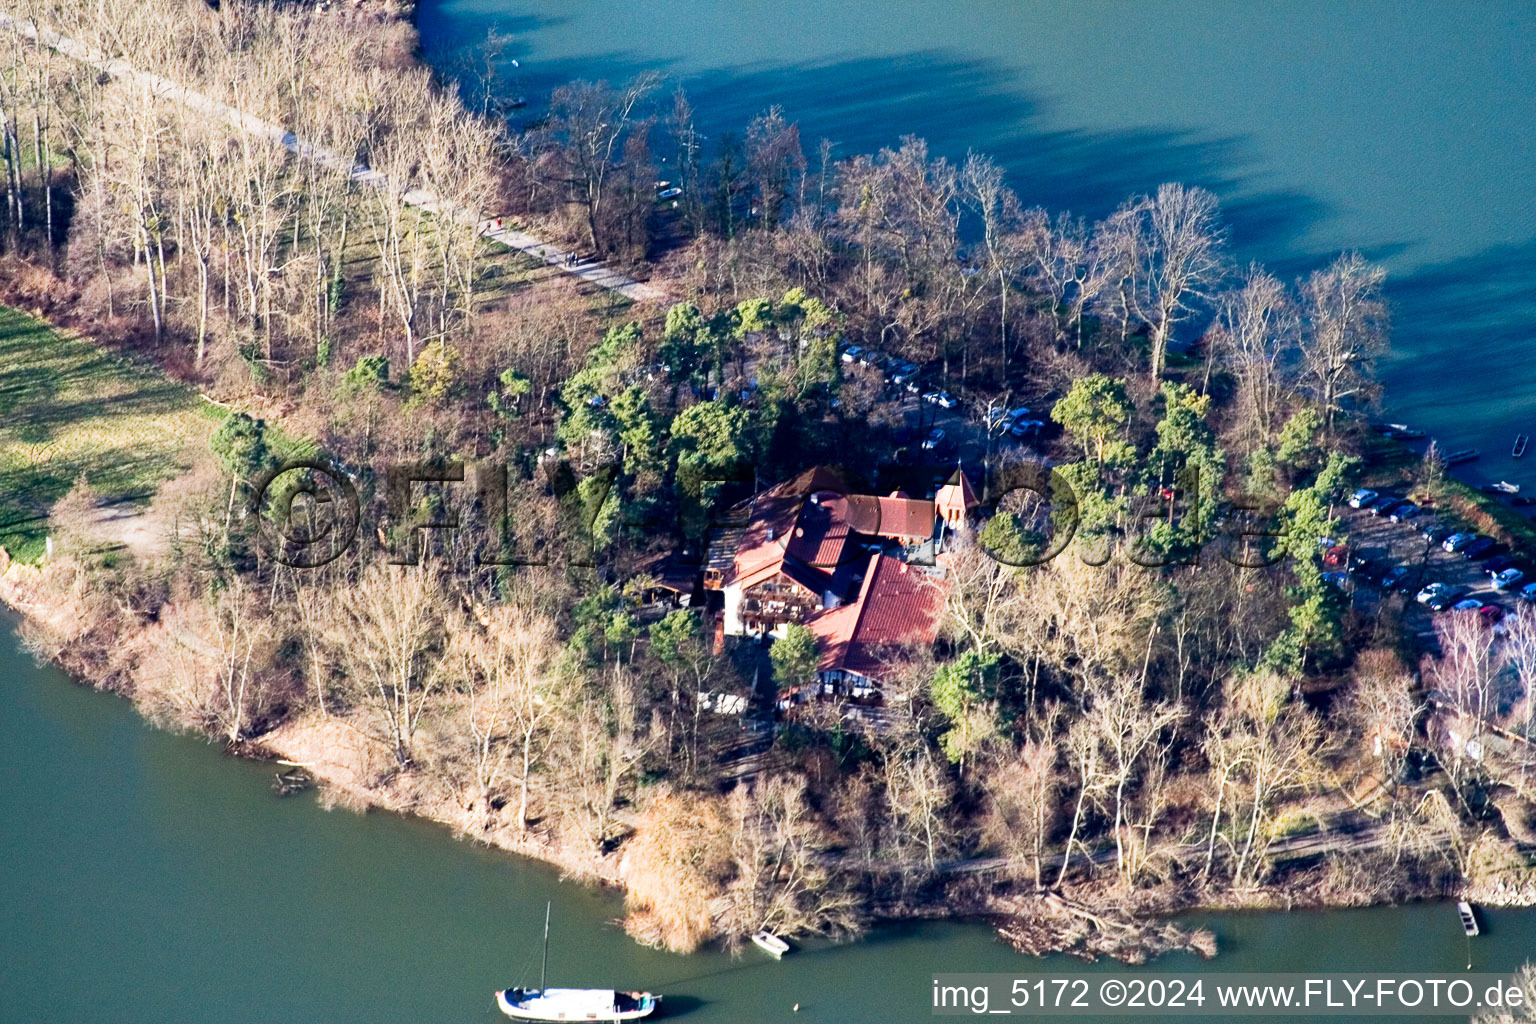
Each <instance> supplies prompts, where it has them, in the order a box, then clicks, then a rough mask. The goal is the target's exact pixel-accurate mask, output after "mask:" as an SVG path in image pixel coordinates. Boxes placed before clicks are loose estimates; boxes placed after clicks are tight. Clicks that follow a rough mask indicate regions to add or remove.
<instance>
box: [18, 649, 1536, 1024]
mask: <svg viewBox="0 0 1536 1024" xmlns="http://www.w3.org/2000/svg"><path fill="white" fill-rule="evenodd" d="M0 707H3V708H4V709H5V713H4V714H0V764H3V766H4V768H5V775H4V784H3V786H0V1022H5V1024H10V1022H17V1024H20V1022H52V1021H91V1022H100V1021H114V1022H117V1024H137V1022H142V1024H173V1022H180V1021H186V1022H198V1024H203V1022H207V1021H210V1020H214V1019H227V1020H231V1021H241V1022H245V1021H252V1022H257V1021H260V1022H266V1021H273V1022H276V1021H288V1022H352V1021H355V1022H358V1024H364V1022H366V1024H383V1022H389V1021H401V1022H410V1024H425V1022H439V1021H449V1022H451V1021H466V1022H469V1021H484V1022H490V1021H493V1020H497V1019H500V1018H499V1015H498V1014H497V1012H496V1010H495V1008H494V1006H493V1005H492V1002H491V993H492V992H493V991H494V990H495V989H497V988H500V987H504V986H506V985H509V984H518V983H533V984H536V983H537V978H538V956H539V948H540V934H541V930H542V927H543V912H544V903H545V901H546V900H553V901H554V914H555V924H554V931H553V937H552V939H551V942H550V954H549V959H550V981H551V984H563V985H590V986H602V987H607V986H618V987H632V986H633V987H642V986H643V987H645V988H648V989H650V990H652V991H657V992H661V993H663V994H664V995H665V996H666V999H665V1001H664V1006H665V1008H666V1009H667V1011H668V1012H667V1016H668V1017H669V1018H675V1019H686V1020H688V1021H694V1022H698V1024H711V1022H721V1024H725V1022H730V1024H756V1022H772V1021H784V1022H789V1021H794V1022H797V1024H805V1022H815V1021H829V1022H830V1021H837V1022H842V1024H865V1022H868V1024H891V1022H904V1021H920V1020H924V1019H927V1018H928V1017H929V1014H928V1011H927V1006H928V1002H927V1001H928V999H929V981H928V979H929V976H930V975H931V974H933V973H934V972H941V971H996V972H1015V973H1019V975H1020V976H1032V975H1037V974H1040V973H1044V972H1050V971H1055V972H1063V971H1068V972H1074V973H1075V972H1085V971H1106V970H1116V971H1119V970H1125V968H1121V967H1119V966H1117V965H1097V966H1088V965H1082V964H1079V963H1077V962H1076V961H1071V960H1067V959H1066V958H1061V957H1053V958H1048V959H1044V960H1034V959H1029V958H1025V957H1021V956H1019V955H1018V954H1016V953H1014V952H1013V951H1012V950H1010V949H1009V948H1008V947H1006V946H1004V945H1003V944H1002V943H1000V942H998V941H997V940H996V939H995V938H994V937H993V935H992V932H991V930H990V929H989V928H987V927H986V926H985V925H981V924H922V925H911V926H900V927H890V928H882V929H879V930H877V931H875V932H874V933H873V934H871V935H869V936H868V937H867V938H865V939H864V940H863V941H860V942H855V943H848V944H843V945H831V944H827V943H812V944H809V945H807V946H806V947H805V948H803V949H801V950H799V951H797V952H795V953H794V954H792V955H791V956H789V957H787V958H786V959H785V960H783V961H782V962H779V963H775V962H772V961H769V960H768V959H767V958H766V957H764V956H762V955H761V954H760V953H758V951H757V950H755V949H752V948H748V949H747V950H746V951H745V952H744V953H743V955H741V956H740V957H738V958H734V959H733V958H732V957H730V956H728V955H726V954H725V953H723V952H718V951H706V952H703V953H699V954H695V955H693V956H675V955H671V954H667V953H661V952H656V951H653V950H648V949H644V948H641V947H640V946H637V945H635V944H634V943H633V942H631V941H630V940H629V939H628V938H626V937H625V935H624V934H623V932H622V931H621V930H620V929H619V928H618V927H616V926H615V925H614V923H613V921H614V919H615V918H617V917H618V916H619V914H620V912H621V906H620V902H619V900H618V899H617V898H616V897H615V896H614V895H613V894H611V893H607V892H599V891H594V890H591V889H587V888H584V887H582V886H579V885H575V884H572V883H562V882H561V881H560V880H559V877H558V875H557V874H556V873H555V872H554V871H552V870H550V869H548V868H546V867H545V866H543V865H541V864H538V863H535V862H531V861H527V860H523V859H520V858H515V857H512V856H509V855H507V854H503V853H498V852H494V851H490V850H486V849H482V848H479V847H476V846H473V845H470V844H467V843H462V842H455V841H453V840H452V839H450V838H449V837H448V835H447V833H446V832H445V831H443V830H442V829H439V828H437V827H435V826H432V825H429V824H426V823H424V822H420V821H411V820H408V819H404V818H400V817H397V816H394V815H390V814H368V815H360V814H355V813H352V812H349V811H342V810H336V811H326V810H323V809H322V808H321V807H320V805H319V803H318V802H317V800H316V799H315V798H314V796H313V795H310V794H303V795H299V796H293V797H288V798H286V799H280V798H278V797H276V796H274V795H273V794H272V792H271V789H270V783H271V780H272V773H271V769H270V767H266V766H261V765H256V764H250V763H246V762H241V761H236V760H233V759H230V758H227V757H224V756H223V755H222V754H221V753H220V751H219V750H218V749H217V748H216V747H213V746H209V745H208V744H205V743H203V742H201V741H200V740H197V739H194V738H192V737H188V736H179V735H173V734H169V733H165V732H160V731H157V730H155V729H153V728H151V727H150V726H148V725H147V724H145V723H144V722H143V721H142V720H141V719H140V718H139V716H138V714H137V712H135V711H134V709H133V708H132V707H131V706H130V705H129V704H128V703H127V702H126V701H124V700H120V699H118V698H115V697H110V696H106V695H103V694H99V693H95V692H92V691H91V690H88V689H86V688H84V687H80V686H75V685H73V684H72V683H70V682H69V680H68V679H67V678H65V676H64V675H63V674H62V673H60V672H58V671H56V670H54V669H51V668H39V667H37V666H36V665H35V664H33V662H32V661H31V660H30V659H29V658H27V657H26V656H25V655H24V654H22V653H21V652H20V651H19V650H18V649H17V647H16V644H15V642H14V638H13V637H12V636H11V634H10V633H9V631H8V630H6V628H5V626H4V623H0ZM1193 920H1199V921H1200V922H1201V923H1204V924H1207V925H1208V926H1210V927H1212V928H1213V929H1214V930H1215V931H1216V933H1217V935H1218V938H1219V941H1220V945H1221V950H1222V952H1221V955H1220V956H1219V957H1218V958H1217V959H1216V960H1215V961H1213V962H1211V963H1210V964H1205V963H1203V962H1201V961H1199V960H1198V959H1197V958H1194V957H1192V956H1187V955H1179V956H1169V957H1165V958H1163V959H1162V960H1160V961H1158V962H1157V963H1156V964H1154V965H1152V966H1151V967H1149V968H1140V969H1139V970H1142V971H1148V970H1153V971H1164V970H1186V969H1187V970H1220V971H1241V970H1266V971H1344V970H1390V971H1414V970H1423V971H1436V972H1447V971H1458V970H1460V969H1461V968H1462V967H1463V965H1464V964H1465V962H1466V956H1467V950H1468V946H1467V943H1466V940H1465V939H1464V937H1463V936H1462V934H1461V929H1460V926H1459V924H1458V922H1457V920H1456V916H1455V913H1454V911H1453V909H1452V908H1451V907H1449V906H1446V905H1426V906H1412V907H1400V908H1382V909H1372V910H1364V911H1349V912H1328V913H1295V914H1279V913H1266V914H1227V915H1202V916H1200V917H1199V918H1197V919H1193ZM1483 921H1484V925H1485V927H1486V929H1487V933H1488V934H1487V935H1486V936H1485V937H1482V938H1479V939H1477V940H1475V942H1474V943H1473V944H1472V946H1471V949H1472V953H1473V956H1474V960H1475V964H1476V968H1477V970H1479V971H1486V970H1510V969H1513V968H1514V967H1515V966H1516V965H1518V963H1519V962H1520V961H1521V959H1522V958H1523V957H1526V956H1530V955H1532V954H1533V953H1536V913H1532V912H1529V911H1500V910H1490V911H1487V912H1485V913H1484V917H1483ZM795 1003H799V1004H800V1011H799V1012H798V1013H796V1012H794V1011H793V1009H792V1007H793V1006H794V1004H795Z"/></svg>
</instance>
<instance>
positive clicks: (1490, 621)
mask: <svg viewBox="0 0 1536 1024" xmlns="http://www.w3.org/2000/svg"><path fill="white" fill-rule="evenodd" d="M1477 617H1478V618H1480V619H1482V620H1483V625H1485V626H1492V625H1495V624H1497V623H1498V621H1499V620H1500V619H1502V618H1503V617H1504V609H1503V608H1500V607H1499V606H1498V605H1496V604H1490V605H1486V606H1484V607H1482V608H1479V609H1478V610H1477Z"/></svg>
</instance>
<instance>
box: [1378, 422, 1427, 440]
mask: <svg viewBox="0 0 1536 1024" xmlns="http://www.w3.org/2000/svg"><path fill="white" fill-rule="evenodd" d="M1377 429H1378V430H1380V431H1381V434H1382V436H1383V437H1394V438H1397V439H1398V440H1399V441H1416V440H1418V439H1419V438H1421V437H1423V436H1424V431H1422V430H1415V429H1414V428H1413V427H1410V426H1409V425H1408V424H1406V423H1383V424H1381V425H1380V426H1379V427H1378V428H1377Z"/></svg>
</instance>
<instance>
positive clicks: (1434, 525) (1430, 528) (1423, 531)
mask: <svg viewBox="0 0 1536 1024" xmlns="http://www.w3.org/2000/svg"><path fill="white" fill-rule="evenodd" d="M1454 532H1455V531H1454V530H1452V529H1451V528H1450V527H1449V526H1446V525H1445V524H1444V523H1439V522H1436V521H1434V520H1430V521H1429V522H1427V523H1425V524H1424V525H1423V527H1422V528H1420V530H1419V536H1421V537H1423V538H1424V539H1425V540H1427V541H1429V542H1430V543H1431V544H1439V543H1440V542H1441V541H1443V540H1445V538H1447V537H1449V536H1450V535H1451V534H1452V533H1454Z"/></svg>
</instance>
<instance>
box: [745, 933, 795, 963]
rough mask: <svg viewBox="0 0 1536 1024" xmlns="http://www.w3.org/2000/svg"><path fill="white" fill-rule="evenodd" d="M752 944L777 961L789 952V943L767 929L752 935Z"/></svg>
mask: <svg viewBox="0 0 1536 1024" xmlns="http://www.w3.org/2000/svg"><path fill="white" fill-rule="evenodd" d="M752 944H753V945H754V946H756V947H757V948H758V949H760V950H762V951H763V952H764V953H767V954H768V955H769V956H771V957H773V958H774V959H775V960H778V959H779V958H781V957H782V956H783V955H784V954H785V953H788V952H789V943H787V942H785V941H784V940H783V939H781V938H779V937H778V936H777V935H775V934H773V932H771V931H769V930H768V929H766V928H764V929H763V930H762V931H759V932H753V933H752Z"/></svg>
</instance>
